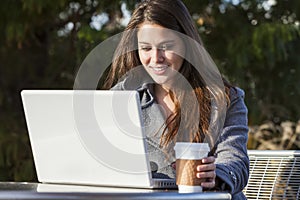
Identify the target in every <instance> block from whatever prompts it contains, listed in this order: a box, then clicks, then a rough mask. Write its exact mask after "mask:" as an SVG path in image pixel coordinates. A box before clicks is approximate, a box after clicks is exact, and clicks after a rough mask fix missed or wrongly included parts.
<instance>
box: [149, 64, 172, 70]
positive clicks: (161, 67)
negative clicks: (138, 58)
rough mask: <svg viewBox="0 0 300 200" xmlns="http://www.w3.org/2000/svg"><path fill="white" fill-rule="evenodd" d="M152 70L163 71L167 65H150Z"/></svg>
mask: <svg viewBox="0 0 300 200" xmlns="http://www.w3.org/2000/svg"><path fill="white" fill-rule="evenodd" d="M150 68H151V69H152V70H153V71H155V72H163V71H165V70H166V69H167V68H168V66H167V65H165V66H160V67H150Z"/></svg>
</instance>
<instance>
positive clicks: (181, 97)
mask: <svg viewBox="0 0 300 200" xmlns="http://www.w3.org/2000/svg"><path fill="white" fill-rule="evenodd" d="M143 22H150V23H153V24H158V25H161V26H163V27H165V28H168V29H171V30H174V31H176V32H180V33H182V34H184V35H186V36H188V37H189V38H192V39H193V40H194V41H196V42H197V43H198V44H200V45H203V44H202V41H201V39H200V36H199V34H198V31H197V29H196V28H195V26H194V22H193V19H192V17H191V16H190V14H189V12H188V10H187V8H186V7H185V5H184V4H183V3H182V2H181V0H145V1H143V2H141V3H140V4H139V5H138V7H137V8H136V9H135V11H134V12H133V14H132V17H131V20H130V21H129V23H128V25H127V27H126V29H125V31H124V33H123V36H122V38H121V40H120V43H119V45H118V47H117V49H116V51H115V56H114V59H113V62H112V65H111V69H110V71H109V73H108V76H107V79H106V81H105V84H104V89H110V88H111V87H112V86H113V85H114V84H116V83H117V82H118V81H119V79H120V78H121V77H123V76H124V75H125V74H126V73H127V72H128V71H130V70H131V69H133V68H135V67H137V66H140V65H141V62H140V60H139V56H138V51H137V47H136V46H134V45H137V36H136V31H134V30H136V29H137V28H138V27H139V25H140V24H142V23H143ZM133 49H134V50H133ZM191 56H195V57H199V55H197V54H196V55H191ZM179 72H180V73H181V74H182V76H183V77H184V78H185V79H186V80H188V82H189V84H190V85H191V87H192V92H193V93H194V95H195V96H196V99H197V103H198V107H197V110H195V108H193V107H192V108H190V109H189V110H183V109H182V106H181V105H180V104H181V102H186V103H187V104H188V102H189V101H190V96H191V95H190V94H189V92H187V91H184V94H183V92H182V91H181V92H178V91H180V86H179V89H178V91H176V92H175V91H171V92H170V97H171V99H172V100H173V102H174V104H175V111H174V113H173V114H171V115H170V116H169V117H168V118H167V120H166V123H165V124H166V125H165V128H164V130H163V135H162V137H161V143H162V144H163V145H167V144H168V143H170V142H171V141H172V140H173V139H175V138H177V139H178V138H179V139H180V138H181V140H184V139H182V138H183V137H186V135H187V133H186V131H183V130H180V125H181V124H185V127H186V128H188V129H189V133H188V135H189V137H188V138H189V140H190V142H202V141H203V139H204V137H205V134H208V129H209V124H210V118H211V93H210V91H209V89H208V88H207V85H206V84H205V81H204V80H203V77H202V76H201V74H200V73H199V72H198V70H197V69H195V67H194V66H193V65H192V64H191V63H190V62H188V61H187V60H185V61H184V62H183V65H182V67H181V69H180V71H179ZM223 81H224V85H225V89H226V92H225V96H226V99H227V103H229V88H230V87H231V86H230V85H229V84H228V82H227V81H225V80H224V79H223ZM196 112H197V113H200V116H199V121H198V122H197V124H196V125H195V124H194V125H193V124H189V122H190V120H189V119H190V118H191V117H193V114H194V113H196ZM185 130H187V129H185ZM185 140H186V139H185Z"/></svg>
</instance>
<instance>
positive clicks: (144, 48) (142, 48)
mask: <svg viewBox="0 0 300 200" xmlns="http://www.w3.org/2000/svg"><path fill="white" fill-rule="evenodd" d="M140 49H141V50H143V51H150V50H151V47H141V48H140Z"/></svg>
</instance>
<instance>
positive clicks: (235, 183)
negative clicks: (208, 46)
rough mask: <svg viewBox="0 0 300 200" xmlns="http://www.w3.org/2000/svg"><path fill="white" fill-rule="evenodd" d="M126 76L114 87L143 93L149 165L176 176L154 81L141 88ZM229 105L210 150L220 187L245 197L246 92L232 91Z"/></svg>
mask: <svg viewBox="0 0 300 200" xmlns="http://www.w3.org/2000/svg"><path fill="white" fill-rule="evenodd" d="M125 82H126V79H125V80H123V81H122V82H119V83H118V84H116V85H115V86H114V87H113V88H112V89H113V90H133V89H135V90H137V91H138V92H139V94H140V100H141V106H142V115H143V122H144V126H145V132H146V137H147V144H148V152H149V157H150V161H151V163H150V165H151V169H152V172H153V176H154V177H159V178H175V174H176V173H175V170H174V169H173V168H172V166H171V165H172V163H174V162H175V156H174V150H173V147H174V144H173V143H171V144H170V145H169V146H168V147H165V148H161V146H160V145H159V142H160V135H161V133H162V130H163V128H164V121H165V117H164V115H163V113H162V108H161V107H160V106H159V104H157V103H156V102H155V99H154V97H153V90H152V87H151V85H149V84H144V85H142V86H140V87H138V88H130V87H126V84H125ZM230 100H231V103H230V106H229V107H228V109H227V112H226V118H225V123H224V127H223V129H222V131H221V134H220V136H219V139H218V141H217V142H216V144H215V147H214V148H213V149H214V150H213V151H214V152H211V153H212V154H213V155H215V156H216V162H215V163H216V175H217V186H216V189H217V190H222V191H228V192H229V193H231V195H232V199H238V200H241V199H246V197H245V196H244V194H243V193H242V190H243V188H244V187H245V186H246V184H247V182H248V176H249V158H248V154H247V140H248V121H247V120H248V119H247V113H248V110H247V107H246V105H245V103H244V92H243V90H241V89H239V88H235V89H231V91H230Z"/></svg>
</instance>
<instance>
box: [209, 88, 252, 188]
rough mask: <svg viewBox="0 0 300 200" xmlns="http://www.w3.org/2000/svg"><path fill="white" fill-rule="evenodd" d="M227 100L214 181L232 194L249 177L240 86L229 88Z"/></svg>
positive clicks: (244, 118)
mask: <svg viewBox="0 0 300 200" xmlns="http://www.w3.org/2000/svg"><path fill="white" fill-rule="evenodd" d="M230 100H231V103H230V106H229V107H228V110H227V113H226V119H225V123H224V128H223V130H222V132H221V134H220V137H219V140H218V142H217V146H216V150H215V155H216V175H217V178H216V184H217V187H218V186H219V187H221V188H222V190H227V191H228V192H230V193H231V194H236V193H239V192H241V191H242V190H243V188H244V187H245V186H246V185H247V182H248V177H249V158H248V154H247V140H248V117H247V114H248V110H247V107H246V105H245V103H244V92H243V91H242V90H241V89H239V88H235V89H231V92H230Z"/></svg>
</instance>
